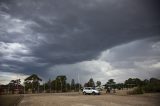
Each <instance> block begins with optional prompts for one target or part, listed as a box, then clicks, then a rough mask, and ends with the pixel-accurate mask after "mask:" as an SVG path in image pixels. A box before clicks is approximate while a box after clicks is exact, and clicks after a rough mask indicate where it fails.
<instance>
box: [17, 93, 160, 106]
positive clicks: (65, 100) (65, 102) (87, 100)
mask: <svg viewBox="0 0 160 106" xmlns="http://www.w3.org/2000/svg"><path fill="white" fill-rule="evenodd" d="M159 97H160V94H144V95H134V96H117V95H100V96H98V95H96V96H93V95H68V96H67V95H51V94H40V95H26V96H25V97H24V99H23V100H22V101H21V103H20V106H159V104H160V101H159Z"/></svg>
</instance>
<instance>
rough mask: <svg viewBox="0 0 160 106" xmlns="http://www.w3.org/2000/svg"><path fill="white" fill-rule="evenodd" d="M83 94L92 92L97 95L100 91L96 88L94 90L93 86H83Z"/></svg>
mask: <svg viewBox="0 0 160 106" xmlns="http://www.w3.org/2000/svg"><path fill="white" fill-rule="evenodd" d="M83 94H84V95H86V94H93V95H96V94H97V95H99V94H100V92H99V91H98V90H96V89H95V88H94V87H84V88H83Z"/></svg>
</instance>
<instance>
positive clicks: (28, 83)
mask: <svg viewBox="0 0 160 106" xmlns="http://www.w3.org/2000/svg"><path fill="white" fill-rule="evenodd" d="M39 81H42V79H41V78H39V77H38V76H37V75H36V74H32V75H31V76H29V77H27V78H26V79H25V81H24V84H25V89H26V90H29V89H32V92H35V91H38V90H39V85H40V83H39Z"/></svg>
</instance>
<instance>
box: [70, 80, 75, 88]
mask: <svg viewBox="0 0 160 106" xmlns="http://www.w3.org/2000/svg"><path fill="white" fill-rule="evenodd" d="M71 90H75V81H74V79H72V81H71Z"/></svg>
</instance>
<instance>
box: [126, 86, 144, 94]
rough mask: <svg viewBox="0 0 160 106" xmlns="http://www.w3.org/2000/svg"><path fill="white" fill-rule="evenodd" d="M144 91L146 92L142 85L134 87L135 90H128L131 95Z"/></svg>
mask: <svg viewBox="0 0 160 106" xmlns="http://www.w3.org/2000/svg"><path fill="white" fill-rule="evenodd" d="M143 93H144V91H143V89H142V87H137V88H135V89H133V91H129V92H128V94H129V95H135V94H143Z"/></svg>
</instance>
